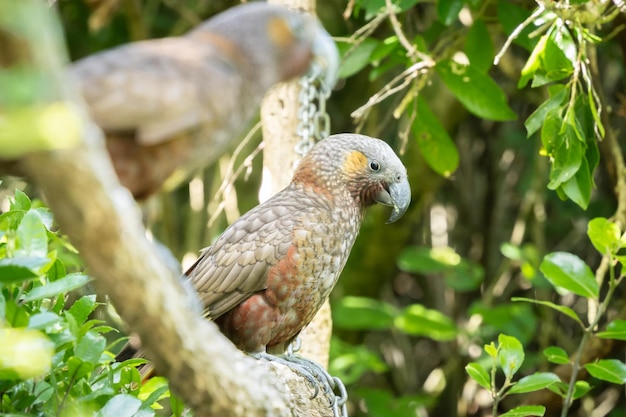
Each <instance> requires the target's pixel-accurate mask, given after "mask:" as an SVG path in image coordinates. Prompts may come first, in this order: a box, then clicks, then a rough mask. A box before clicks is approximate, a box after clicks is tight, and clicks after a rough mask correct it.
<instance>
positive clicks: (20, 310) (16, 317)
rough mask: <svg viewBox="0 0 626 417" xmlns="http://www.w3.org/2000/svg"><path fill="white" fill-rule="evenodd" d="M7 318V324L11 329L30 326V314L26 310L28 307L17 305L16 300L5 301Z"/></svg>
mask: <svg viewBox="0 0 626 417" xmlns="http://www.w3.org/2000/svg"><path fill="white" fill-rule="evenodd" d="M5 301H6V302H5V305H4V308H5V315H6V316H5V318H6V321H7V323H8V324H9V325H10V326H11V327H26V326H28V320H29V317H30V316H29V314H28V311H27V310H26V306H24V305H23V304H19V305H18V304H17V302H16V301H15V299H13V298H8V299H6V300H5Z"/></svg>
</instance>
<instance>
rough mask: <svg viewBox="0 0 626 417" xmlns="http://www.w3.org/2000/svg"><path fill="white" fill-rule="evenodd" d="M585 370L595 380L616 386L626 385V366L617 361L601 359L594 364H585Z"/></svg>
mask: <svg viewBox="0 0 626 417" xmlns="http://www.w3.org/2000/svg"><path fill="white" fill-rule="evenodd" d="M585 369H587V371H588V372H589V373H590V374H591V376H593V377H594V378H597V379H601V380H603V381H607V382H612V383H614V384H620V385H623V384H626V364H624V362H622V361H619V360H617V359H601V360H599V361H597V362H594V363H588V364H585Z"/></svg>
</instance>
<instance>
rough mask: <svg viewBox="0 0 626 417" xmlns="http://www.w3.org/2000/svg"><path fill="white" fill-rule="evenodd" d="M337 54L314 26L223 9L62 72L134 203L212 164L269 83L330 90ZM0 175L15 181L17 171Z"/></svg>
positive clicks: (8, 165) (298, 17)
mask: <svg viewBox="0 0 626 417" xmlns="http://www.w3.org/2000/svg"><path fill="white" fill-rule="evenodd" d="M338 62H339V57H338V53H337V48H336V46H335V44H334V42H333V40H332V39H331V38H330V36H329V35H328V33H327V32H326V31H325V30H324V29H323V27H322V26H321V24H320V23H319V22H318V21H317V19H316V18H315V17H313V16H311V15H308V14H305V13H299V12H295V11H291V10H289V9H287V8H285V7H282V6H279V5H270V4H267V3H264V2H252V3H246V4H242V5H239V6H236V7H233V8H231V9H228V10H226V11H224V12H222V13H220V14H218V15H216V16H214V17H212V18H211V19H209V20H208V21H206V22H204V23H202V24H201V25H199V26H198V27H196V28H195V29H193V30H191V31H190V32H188V33H187V34H185V35H183V36H179V37H169V38H163V39H152V40H147V41H140V42H133V43H130V44H127V45H122V46H119V47H116V48H113V49H110V50H106V51H103V52H100V53H96V54H94V55H90V56H88V57H86V58H83V59H81V60H79V61H77V62H75V63H74V64H72V65H71V67H70V69H69V72H70V75H71V77H72V78H73V79H74V80H75V82H76V83H77V85H78V87H79V92H80V93H81V94H82V96H83V98H84V101H85V103H86V104H87V107H88V110H89V113H90V115H91V117H92V118H93V120H94V121H95V122H96V124H97V125H98V126H99V127H100V128H101V129H102V130H103V131H104V133H105V135H106V147H107V149H108V151H109V154H110V156H111V159H112V162H113V165H114V167H115V170H116V172H117V175H118V177H119V179H120V182H121V183H122V184H123V185H124V186H126V187H127V188H128V189H129V190H130V191H131V192H132V194H133V196H134V197H135V198H137V199H142V198H146V197H148V196H150V195H151V194H153V193H155V192H156V191H158V190H160V189H161V188H162V187H165V188H172V187H173V186H175V185H178V184H179V183H180V182H181V181H182V180H184V179H186V177H188V176H189V175H190V174H192V173H193V172H195V171H197V170H198V169H200V168H202V167H205V166H207V165H209V164H210V163H212V162H213V161H215V160H216V159H217V158H218V157H219V156H220V155H221V154H222V153H223V152H224V151H225V150H226V149H227V148H228V147H229V146H230V145H231V144H233V142H234V141H235V140H237V139H238V138H239V136H240V135H241V134H242V133H243V131H244V129H245V128H246V127H247V126H248V124H249V122H250V121H251V119H252V118H253V116H254V115H255V112H256V111H257V110H258V107H259V105H260V103H261V100H262V99H263V96H264V95H265V93H266V92H267V91H268V90H269V89H270V87H272V86H273V85H274V84H276V83H279V82H281V81H287V80H290V79H292V78H294V77H297V76H300V75H303V74H305V73H307V71H308V70H312V69H314V70H315V72H316V73H322V75H323V77H324V78H325V82H326V83H327V84H328V87H329V88H331V87H332V84H334V81H335V77H336V72H337V67H338ZM0 171H3V173H8V174H13V175H20V173H21V169H20V166H19V162H18V163H15V161H0Z"/></svg>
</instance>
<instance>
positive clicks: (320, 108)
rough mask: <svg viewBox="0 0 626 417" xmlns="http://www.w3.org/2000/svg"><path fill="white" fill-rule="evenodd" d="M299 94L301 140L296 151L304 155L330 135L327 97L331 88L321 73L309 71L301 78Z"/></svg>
mask: <svg viewBox="0 0 626 417" xmlns="http://www.w3.org/2000/svg"><path fill="white" fill-rule="evenodd" d="M300 87H301V89H300V93H299V94H298V105H299V108H298V121H299V123H298V127H297V129H296V133H297V135H298V136H300V141H298V143H297V144H296V147H295V152H296V153H297V154H298V155H299V156H300V157H302V156H304V155H305V154H306V153H307V152H308V151H309V149H311V148H312V147H313V145H315V141H317V140H322V139H324V138H325V137H327V136H328V135H330V116H329V115H328V113H327V112H326V99H328V97H329V96H330V93H331V88H330V87H328V86H326V85H325V84H324V81H323V79H322V77H321V75H320V74H319V73H315V72H312V73H309V74H307V75H305V76H303V77H302V78H301V79H300Z"/></svg>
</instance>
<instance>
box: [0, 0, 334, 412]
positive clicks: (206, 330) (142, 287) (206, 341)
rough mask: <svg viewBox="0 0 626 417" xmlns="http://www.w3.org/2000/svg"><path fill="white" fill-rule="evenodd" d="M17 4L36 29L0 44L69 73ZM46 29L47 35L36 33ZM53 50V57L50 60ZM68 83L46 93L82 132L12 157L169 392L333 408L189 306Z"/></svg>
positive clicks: (26, 1)
mask: <svg viewBox="0 0 626 417" xmlns="http://www.w3.org/2000/svg"><path fill="white" fill-rule="evenodd" d="M1 1H4V0H0V2H1ZM23 8H27V9H28V10H27V12H26V13H15V19H18V17H19V16H27V17H28V18H29V19H30V20H29V21H27V22H26V21H25V22H22V24H24V25H32V27H33V29H32V31H31V32H33V33H38V35H37V36H30V35H25V37H24V38H20V37H19V36H12V37H5V38H0V49H3V48H7V49H5V50H10V49H12V48H13V47H19V48H23V47H24V46H27V47H28V48H30V49H32V50H31V51H30V52H32V53H30V54H27V55H28V56H30V57H34V58H33V59H32V61H31V62H29V65H32V66H33V68H35V69H37V70H39V71H41V72H42V73H49V72H56V78H57V79H58V80H61V81H60V82H66V81H63V80H64V78H65V77H64V76H63V67H62V65H59V62H61V61H63V59H59V58H58V56H64V51H63V47H62V40H61V39H60V37H59V35H58V34H59V33H60V32H59V31H55V30H54V29H55V28H54V27H53V26H54V25H57V23H56V21H55V20H54V19H51V18H50V13H49V11H48V10H47V9H45V4H44V3H43V2H41V1H38V0H23V1H22V2H19V7H15V8H14V9H10V8H7V9H6V10H7V11H11V10H13V11H16V12H17V11H18V9H20V10H19V11H21V12H23V11H24V9H23ZM33 11H35V12H36V13H32V12H33ZM33 16H36V17H41V19H32V17H33ZM5 22H6V21H5ZM1 24H2V21H0V29H1ZM37 28H40V30H39V29H37ZM29 36H30V37H29ZM43 36H46V39H47V40H48V41H47V43H44V42H41V40H42V39H44V38H43ZM50 36H52V38H55V41H56V43H57V45H56V50H54V52H55V53H50V51H48V53H41V51H40V50H37V48H49V47H50V45H51V44H50ZM12 42H17V43H16V45H11V43H12ZM53 43H54V42H53ZM52 55H58V56H57V57H55V58H53V59H52V60H51V61H50V60H49V59H50V58H49V57H50V56H52ZM9 64H10V63H9ZM21 64H23V62H21ZM71 90H72V89H71V86H69V85H63V86H58V88H56V91H57V96H56V97H53V98H51V97H49V96H46V97H44V99H45V100H51V99H52V100H54V101H56V102H59V103H65V104H70V108H76V109H77V114H78V116H79V118H81V119H82V126H84V128H83V129H82V133H81V134H82V137H83V141H82V142H80V143H79V144H78V145H77V146H74V147H69V148H66V149H54V150H48V151H39V152H32V153H27V154H24V155H22V156H21V158H20V159H19V160H18V161H17V163H18V164H20V165H21V166H22V168H23V169H24V170H25V172H27V173H28V175H29V176H30V178H31V179H32V180H33V181H34V182H35V184H36V185H37V186H38V187H39V188H40V189H41V190H42V191H43V193H44V194H45V196H46V199H47V201H48V203H49V206H50V208H51V209H52V211H53V213H54V215H55V219H56V221H57V223H58V225H59V226H60V228H61V230H62V231H63V232H64V233H65V234H67V236H68V237H69V238H70V240H71V242H72V243H73V244H74V245H75V247H76V248H77V249H78V250H79V251H80V253H81V256H82V258H83V259H84V261H85V263H86V265H87V267H88V273H89V274H90V275H91V276H92V277H94V278H95V283H96V286H97V288H98V289H99V291H100V292H101V293H103V294H107V295H108V296H109V297H110V299H111V301H112V302H113V304H114V305H115V307H116V309H117V311H118V312H119V314H120V316H121V317H122V318H123V319H124V320H125V321H126V323H127V324H128V326H129V327H130V329H131V330H133V331H134V332H136V333H137V334H138V335H139V336H140V337H141V340H142V343H143V347H144V348H145V349H146V351H147V353H148V357H149V358H150V359H152V360H153V361H154V363H155V366H156V368H157V370H158V371H159V373H161V374H162V375H164V376H166V377H168V378H169V381H170V388H171V389H172V391H173V392H175V393H176V394H178V395H179V396H180V397H181V398H182V399H183V400H184V401H185V402H186V404H187V405H188V406H190V407H191V408H192V409H193V410H194V411H195V414H196V415H197V416H223V417H229V416H233V417H235V416H246V417H254V416H280V417H282V416H328V415H331V414H332V412H331V409H330V407H329V403H328V399H327V398H326V397H325V396H324V395H319V396H318V397H316V398H314V399H311V395H312V393H313V389H312V388H311V387H310V386H309V384H308V382H307V381H306V380H305V379H304V378H302V377H300V376H298V375H297V374H294V373H293V372H292V371H291V370H289V369H288V368H286V367H284V366H281V365H277V364H272V363H267V362H265V361H257V360H255V359H253V358H250V357H248V356H246V355H244V354H243V353H241V352H240V351H238V350H237V349H236V348H235V347H234V345H232V344H231V343H230V342H229V341H228V340H227V339H226V338H225V337H224V336H223V335H222V334H221V333H220V332H219V330H218V329H217V327H216V326H215V325H214V324H213V323H210V322H208V321H206V320H205V319H203V318H202V317H201V316H200V315H199V314H198V313H197V312H196V311H195V310H194V309H193V302H192V297H190V295H189V294H188V293H187V292H186V291H185V290H184V288H183V286H182V285H181V283H180V281H179V280H178V279H177V277H176V276H175V275H174V273H173V272H171V271H169V270H168V269H167V267H166V265H165V263H164V262H163V261H162V260H160V259H159V254H158V252H157V250H156V248H155V247H154V246H153V245H152V244H151V243H150V242H149V241H148V240H147V239H146V236H145V230H144V227H143V225H142V222H141V216H140V211H139V209H138V207H137V205H136V204H135V202H134V200H133V199H132V197H131V195H130V193H129V192H128V191H127V190H126V189H125V188H123V187H122V186H121V185H120V184H119V182H118V181H117V177H116V175H115V172H114V170H113V167H112V165H111V163H110V160H109V158H108V154H107V152H106V150H105V147H104V139H103V137H102V134H101V132H100V131H99V130H98V129H97V128H96V127H95V126H94V125H93V124H92V123H91V122H90V121H89V120H88V119H87V118H86V116H84V115H85V114H86V112H85V111H84V109H83V108H82V107H81V103H80V102H78V101H77V100H75V97H73V96H72V94H71ZM40 99H42V98H40ZM38 104H41V102H38ZM0 133H1V132H0ZM57 133H58V132H57ZM10 139H11V140H14V141H16V142H17V141H21V140H23V139H24V138H22V137H15V138H10Z"/></svg>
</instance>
